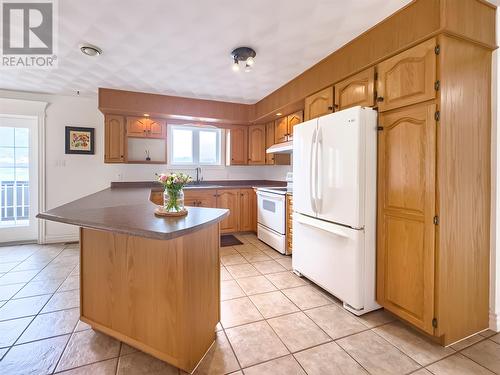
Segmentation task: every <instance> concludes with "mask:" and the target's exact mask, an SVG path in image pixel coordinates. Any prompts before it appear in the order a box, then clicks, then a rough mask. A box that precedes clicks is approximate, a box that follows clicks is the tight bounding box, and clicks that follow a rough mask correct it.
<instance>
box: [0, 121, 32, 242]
mask: <svg viewBox="0 0 500 375" xmlns="http://www.w3.org/2000/svg"><path fill="white" fill-rule="evenodd" d="M36 145H37V120H36V118H32V117H11V116H3V115H1V114H0V243H2V242H11V241H29V240H36V239H37V222H36V221H37V219H36V218H35V215H36V214H37V210H38V199H37V197H38V191H37V190H38V173H37V171H38V168H37V166H38V161H37V149H36V147H37V146H36Z"/></svg>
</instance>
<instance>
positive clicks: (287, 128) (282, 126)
mask: <svg viewBox="0 0 500 375" xmlns="http://www.w3.org/2000/svg"><path fill="white" fill-rule="evenodd" d="M303 121H304V112H303V111H297V112H294V113H292V114H290V115H288V116H285V117H281V118H279V119H277V120H276V121H275V122H274V130H275V133H274V143H282V142H286V141H290V140H291V139H292V137H293V127H294V126H295V125H298V124H300V123H301V122H303Z"/></svg>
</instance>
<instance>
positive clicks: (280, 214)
mask: <svg viewBox="0 0 500 375" xmlns="http://www.w3.org/2000/svg"><path fill="white" fill-rule="evenodd" d="M257 222H258V223H259V224H261V225H264V226H265V227H267V228H269V229H271V230H274V231H275V232H277V233H279V234H285V196H284V195H281V194H273V193H268V192H264V191H258V190H257Z"/></svg>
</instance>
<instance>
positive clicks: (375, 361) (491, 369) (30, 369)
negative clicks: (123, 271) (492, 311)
mask: <svg viewBox="0 0 500 375" xmlns="http://www.w3.org/2000/svg"><path fill="white" fill-rule="evenodd" d="M239 238H240V240H241V241H242V242H243V245H239V246H234V247H225V248H221V313H222V317H221V324H220V325H218V327H217V336H216V337H217V338H216V345H214V347H213V348H212V349H211V350H210V352H209V353H208V355H207V356H206V357H205V358H204V360H203V361H202V363H201V364H200V366H199V367H198V369H197V371H196V373H197V374H246V375H249V374H251V375H257V374H258V375H261V374H264V375H266V374H273V375H274V374H276V375H280V374H283V375H284V374H287V375H289V374H292V375H295V374H297V375H298V374H309V375H316V374H328V375H330V374H367V373H369V374H406V373H414V374H418V375H425V374H427V375H428V374H436V375H441V374H442V375H445V374H493V373H500V334H496V333H494V332H484V333H482V334H480V335H476V336H474V337H472V338H470V339H467V340H466V341H464V342H461V343H458V344H456V345H453V346H451V347H449V348H442V347H440V346H438V345H436V344H434V343H432V342H431V341H429V340H428V339H426V338H425V337H423V336H421V335H419V334H418V333H416V332H415V331H414V330H412V329H410V328H408V327H407V326H405V325H404V324H402V323H400V322H399V321H397V320H395V319H394V318H393V317H392V316H391V315H390V314H388V313H386V312H384V311H382V310H379V311H376V312H373V313H370V314H367V315H364V316H362V317H356V316H354V315H352V314H350V313H348V312H347V311H345V310H344V309H342V307H341V305H340V303H339V301H338V300H336V299H335V298H333V297H332V296H330V295H329V294H327V293H325V292H324V291H322V290H321V289H319V288H318V287H316V286H315V285H313V284H311V283H310V282H309V281H307V280H306V279H301V278H298V277H297V276H295V275H294V274H293V273H292V272H291V258H290V257H285V256H282V255H280V254H279V253H277V252H276V251H274V250H272V249H270V248H269V247H267V246H266V245H265V244H263V243H261V242H259V241H258V240H257V238H256V237H255V236H254V235H241V236H239ZM78 261H79V256H78V248H77V245H76V244H72V245H66V246H65V245H51V246H38V245H29V246H28V245H26V246H15V247H0V374H2V375H10V374H15V375H18V374H52V373H62V374H66V375H70V374H71V375H75V374H79V375H82V374H92V375H94V374H95V375H108V374H120V375H122V374H132V375H135V374H156V375H161V374H177V375H180V374H183V372H182V371H179V370H178V369H176V368H174V367H172V366H170V365H168V364H166V363H164V362H162V361H159V360H157V359H154V358H152V357H150V356H149V355H147V354H144V353H142V352H140V351H137V350H135V349H134V348H131V347H130V346H128V345H126V344H123V343H121V342H119V341H116V340H114V339H112V338H110V337H108V336H105V335H103V334H101V333H98V332H94V331H93V330H91V329H90V327H89V326H88V325H86V324H85V323H82V322H80V321H79V319H78V316H79V309H78V305H79V299H78V293H79V290H78V288H79V285H78V281H79V280H78Z"/></svg>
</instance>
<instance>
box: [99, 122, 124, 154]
mask: <svg viewBox="0 0 500 375" xmlns="http://www.w3.org/2000/svg"><path fill="white" fill-rule="evenodd" d="M125 147H126V146H125V118H124V117H123V116H117V115H106V116H105V117H104V162H105V163H123V162H125Z"/></svg>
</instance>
